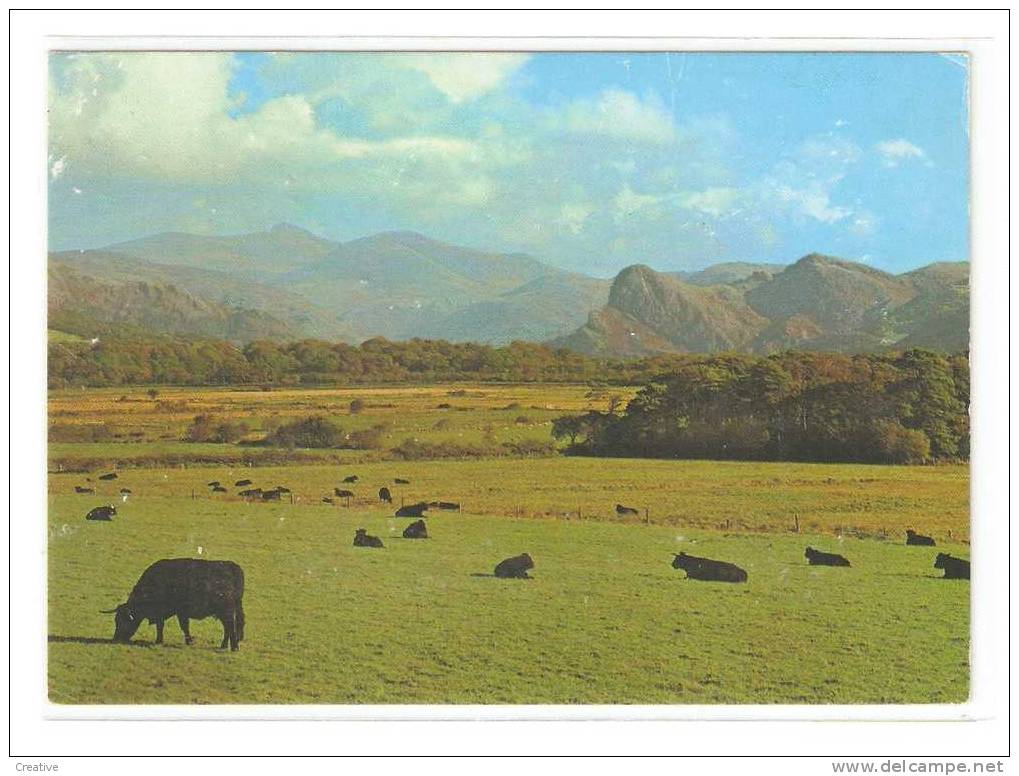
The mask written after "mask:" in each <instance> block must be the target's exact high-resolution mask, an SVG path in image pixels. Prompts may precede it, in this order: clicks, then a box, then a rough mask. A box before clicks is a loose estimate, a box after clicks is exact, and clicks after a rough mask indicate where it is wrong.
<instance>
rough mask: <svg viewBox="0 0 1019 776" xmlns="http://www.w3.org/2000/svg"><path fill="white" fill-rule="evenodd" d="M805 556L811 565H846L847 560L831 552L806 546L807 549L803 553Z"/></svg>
mask: <svg viewBox="0 0 1019 776" xmlns="http://www.w3.org/2000/svg"><path fill="white" fill-rule="evenodd" d="M803 554H804V555H806V557H807V562H808V563H809V564H810V565H811V566H848V565H849V561H848V560H846V558H844V557H843V556H841V555H836V554H835V553H833V552H821V551H820V550H815V549H814V548H813V547H807V551H806V552H804V553H803Z"/></svg>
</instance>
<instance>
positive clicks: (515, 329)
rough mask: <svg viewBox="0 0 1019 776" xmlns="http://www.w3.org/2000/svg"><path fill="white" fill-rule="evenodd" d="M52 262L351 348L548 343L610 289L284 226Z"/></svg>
mask: <svg viewBox="0 0 1019 776" xmlns="http://www.w3.org/2000/svg"><path fill="white" fill-rule="evenodd" d="M50 260H51V263H60V264H67V265H70V266H73V267H74V268H75V270H76V271H78V272H79V273H81V274H87V275H91V276H93V277H96V278H97V279H101V280H104V281H107V282H109V281H113V280H117V279H126V278H133V279H137V280H145V281H148V282H158V283H169V284H172V285H174V286H176V287H177V288H180V289H183V290H186V291H187V292H188V293H190V294H192V295H193V296H195V297H196V298H202V299H205V300H208V301H210V302H214V303H223V304H228V305H237V306H242V307H248V308H251V309H258V310H263V311H264V312H267V313H269V314H270V315H272V316H273V317H275V318H278V319H280V320H281V321H283V322H284V323H286V324H287V326H288V327H290V328H292V329H294V330H296V331H299V332H300V333H301V335H303V336H312V337H322V338H326V339H334V340H338V339H342V340H347V341H351V342H356V341H361V340H364V339H367V338H368V337H372V336H383V337H387V338H390V339H408V338H411V337H433V338H441V339H448V340H451V341H468V340H476V341H480V342H488V343H493V344H502V343H506V342H510V341H512V340H514V339H529V340H545V339H548V338H551V337H555V336H560V335H562V334H565V333H567V332H569V331H570V330H572V329H574V328H576V327H577V326H579V325H580V324H581V323H583V321H584V320H585V318H586V317H587V315H588V313H589V312H590V311H591V310H593V309H595V308H597V307H599V306H601V305H603V304H604V303H605V302H606V300H607V298H608V288H609V285H610V281H608V280H599V279H595V278H589V277H586V276H584V275H579V274H576V273H570V272H565V271H563V270H559V269H556V268H554V267H551V266H549V265H547V264H544V263H542V262H540V261H539V260H537V259H535V258H534V257H532V256H528V255H526V254H520V253H511V254H501V253H493V252H487V251H478V250H474V249H471V248H465V247H462V246H458V245H452V244H450V243H444V242H440V241H438V240H432V239H430V238H428V237H425V236H424V235H421V234H418V233H416V232H383V233H380V234H375V235H371V236H369V237H364V238H361V239H358V240H352V241H350V242H346V243H340V242H333V241H330V240H326V239H324V238H321V237H317V236H316V235H314V234H312V233H310V232H307V231H305V230H303V229H300V228H299V227H295V226H291V225H289V224H280V225H277V226H274V227H273V228H272V229H270V230H268V231H267V232H257V233H252V234H244V235H234V236H215V237H210V236H203V235H191V234H184V233H177V232H174V233H164V234H159V235H154V236H151V237H145V238H141V239H138V240H131V241H128V242H122V243H117V244H116V245H111V246H109V247H108V248H106V249H103V250H101V251H84V252H81V251H64V252H61V253H57V254H53V255H51V257H50Z"/></svg>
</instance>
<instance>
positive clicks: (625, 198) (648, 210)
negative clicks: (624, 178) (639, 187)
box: [614, 183, 662, 221]
mask: <svg viewBox="0 0 1019 776" xmlns="http://www.w3.org/2000/svg"><path fill="white" fill-rule="evenodd" d="M661 201H662V197H661V196H658V195H655V194H638V193H637V192H635V191H634V190H633V189H631V188H630V184H628V183H627V184H624V185H623V187H622V188H621V189H620V190H619V193H618V194H616V197H615V200H614V204H615V206H616V219H617V220H620V221H622V220H626V219H628V218H632V217H633V216H635V215H637V214H638V213H641V214H642V215H648V216H650V215H655V214H656V213H657V211H658V209H657V207H656V206H657V205H658V204H659V203H660V202H661Z"/></svg>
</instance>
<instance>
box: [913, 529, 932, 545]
mask: <svg viewBox="0 0 1019 776" xmlns="http://www.w3.org/2000/svg"><path fill="white" fill-rule="evenodd" d="M906 544H915V545H918V546H920V547H933V546H934V540H933V539H932V538H931V537H929V536H924V535H923V534H918V533H916V532H915V531H914V530H913V529H912V528H910V529H909V530H907V531H906Z"/></svg>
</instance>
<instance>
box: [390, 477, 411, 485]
mask: <svg viewBox="0 0 1019 776" xmlns="http://www.w3.org/2000/svg"><path fill="white" fill-rule="evenodd" d="M393 482H395V483H396V484H397V485H410V480H405V479H402V478H400V477H397V478H396V479H395V480H393Z"/></svg>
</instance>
